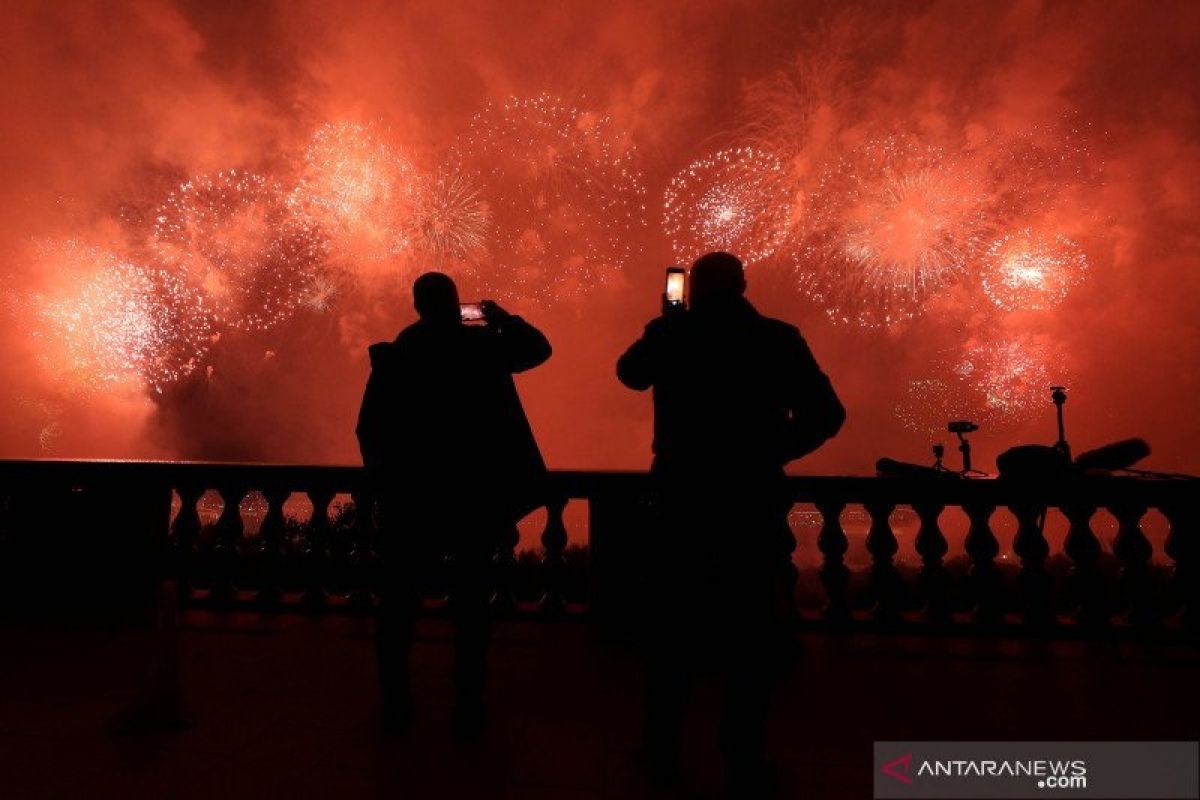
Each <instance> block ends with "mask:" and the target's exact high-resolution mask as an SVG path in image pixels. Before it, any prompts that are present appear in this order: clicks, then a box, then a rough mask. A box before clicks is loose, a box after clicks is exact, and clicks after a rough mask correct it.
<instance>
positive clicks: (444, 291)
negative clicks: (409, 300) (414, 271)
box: [413, 272, 459, 322]
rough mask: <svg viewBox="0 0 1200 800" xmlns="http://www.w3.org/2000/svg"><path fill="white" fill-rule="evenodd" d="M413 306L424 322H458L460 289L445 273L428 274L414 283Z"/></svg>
mask: <svg viewBox="0 0 1200 800" xmlns="http://www.w3.org/2000/svg"><path fill="white" fill-rule="evenodd" d="M413 305H414V306H416V309H417V313H418V314H419V315H420V316H421V319H423V320H428V321H430V322H454V321H458V320H459V312H458V287H457V286H455V285H454V281H453V280H452V279H451V278H450V276H449V275H446V274H445V273H442V272H426V273H425V274H424V275H422V276H421V277H419V278H417V279H416V281H414V282H413Z"/></svg>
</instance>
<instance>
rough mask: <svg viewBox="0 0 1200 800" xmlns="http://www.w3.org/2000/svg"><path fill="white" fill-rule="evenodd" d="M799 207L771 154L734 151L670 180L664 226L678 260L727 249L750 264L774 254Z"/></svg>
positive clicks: (705, 160) (702, 161)
mask: <svg viewBox="0 0 1200 800" xmlns="http://www.w3.org/2000/svg"><path fill="white" fill-rule="evenodd" d="M798 208H799V207H798V206H797V205H796V204H795V203H794V202H793V198H792V196H791V193H789V192H788V189H787V182H786V180H785V173H784V168H783V163H782V162H781V161H780V160H779V159H778V158H777V157H776V156H774V155H772V154H771V153H768V152H766V151H763V150H759V149H757V148H754V147H735V148H732V149H729V150H721V151H720V152H718V153H715V154H713V155H711V156H709V157H708V158H702V159H700V160H699V161H694V162H692V163H691V164H689V165H688V166H687V167H685V168H684V169H683V171H681V172H680V173H679V174H678V175H676V176H675V177H674V178H673V179H672V180H671V183H670V185H668V186H667V190H666V193H665V195H664V197H663V227H664V228H665V229H666V233H667V236H668V237H669V238H670V239H671V246H672V248H674V250H675V257H676V258H677V259H679V260H680V261H683V262H685V263H690V262H692V261H694V260H695V259H696V258H698V257H699V256H701V255H703V254H704V253H707V252H710V251H712V250H727V251H729V252H731V253H733V254H735V255H737V256H739V257H740V258H741V259H742V261H743V262H744V263H746V264H753V263H754V262H756V261H761V260H763V259H764V258H767V257H768V256H770V255H771V254H772V253H773V252H775V249H776V248H777V247H779V245H780V244H781V243H782V242H783V240H784V239H785V238H786V237H787V235H788V232H789V231H790V230H791V229H792V227H793V225H794V224H795V223H796V219H795V218H796V216H797V213H798Z"/></svg>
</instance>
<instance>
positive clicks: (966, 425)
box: [946, 419, 979, 433]
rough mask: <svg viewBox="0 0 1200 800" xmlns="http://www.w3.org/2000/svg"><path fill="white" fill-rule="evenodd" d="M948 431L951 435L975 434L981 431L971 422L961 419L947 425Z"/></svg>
mask: <svg viewBox="0 0 1200 800" xmlns="http://www.w3.org/2000/svg"><path fill="white" fill-rule="evenodd" d="M946 430H948V431H950V432H951V433H974V432H975V431H977V430H979V426H978V425H976V424H975V423H974V422H971V421H970V420H966V419H960V420H955V421H954V422H951V423H950V424H949V425H947V426H946Z"/></svg>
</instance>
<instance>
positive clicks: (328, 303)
mask: <svg viewBox="0 0 1200 800" xmlns="http://www.w3.org/2000/svg"><path fill="white" fill-rule="evenodd" d="M340 292H341V286H339V285H338V282H337V281H336V280H334V279H333V278H332V277H330V276H329V275H327V274H325V273H323V272H322V273H318V274H317V275H316V276H315V277H313V279H312V282H311V283H310V284H309V286H308V289H307V290H306V291H305V292H304V294H303V295H301V297H300V304H301V305H303V306H304V307H306V308H309V309H312V310H313V311H317V312H320V313H324V312H326V311H329V310H330V309H331V308H333V304H334V301H336V300H337V296H338V294H339V293H340Z"/></svg>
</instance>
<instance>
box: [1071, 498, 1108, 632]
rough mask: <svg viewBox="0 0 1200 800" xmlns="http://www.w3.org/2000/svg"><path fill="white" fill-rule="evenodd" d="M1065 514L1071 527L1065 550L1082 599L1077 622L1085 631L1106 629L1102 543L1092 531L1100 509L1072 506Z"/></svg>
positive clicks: (1076, 588)
mask: <svg viewBox="0 0 1200 800" xmlns="http://www.w3.org/2000/svg"><path fill="white" fill-rule="evenodd" d="M1062 512H1063V514H1065V515H1066V517H1067V520H1068V521H1069V522H1070V523H1071V525H1070V527H1069V528H1068V529H1067V540H1066V542H1064V544H1063V549H1064V550H1065V551H1066V553H1067V556H1068V557H1070V559H1071V582H1072V583H1073V585H1074V586H1073V588H1074V590H1075V594H1076V596H1077V597H1078V598H1079V605H1078V607H1077V610H1076V612H1075V619H1076V620H1078V621H1079V624H1080V625H1083V626H1085V627H1089V628H1099V627H1104V626H1105V625H1107V624H1108V605H1107V603H1106V601H1105V597H1104V585H1103V581H1102V579H1101V576H1100V569H1099V565H1098V559H1099V558H1100V540H1099V539H1098V538H1096V534H1095V532H1094V531H1093V530H1092V517H1093V516H1094V515H1095V513H1096V506H1095V505H1092V504H1090V503H1070V504H1067V505H1064V506H1063V507H1062Z"/></svg>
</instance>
